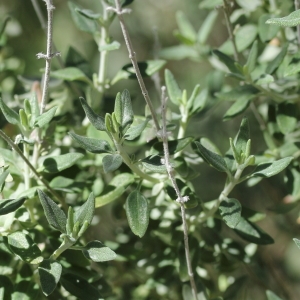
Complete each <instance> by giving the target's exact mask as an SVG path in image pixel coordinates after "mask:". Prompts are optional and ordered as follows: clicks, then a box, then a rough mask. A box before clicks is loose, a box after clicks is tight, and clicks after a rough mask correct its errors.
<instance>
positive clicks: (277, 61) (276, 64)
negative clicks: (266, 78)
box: [266, 43, 289, 74]
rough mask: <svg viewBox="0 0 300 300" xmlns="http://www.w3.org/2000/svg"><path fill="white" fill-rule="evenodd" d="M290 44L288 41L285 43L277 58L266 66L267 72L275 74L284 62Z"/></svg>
mask: <svg viewBox="0 0 300 300" xmlns="http://www.w3.org/2000/svg"><path fill="white" fill-rule="evenodd" d="M288 46H289V44H288V43H286V44H284V45H283V47H282V49H281V51H280V52H279V54H278V55H277V56H276V57H275V59H273V60H272V61H271V62H269V64H268V66H267V68H266V73H267V74H273V73H274V72H275V71H276V70H277V68H278V67H279V65H280V64H281V63H282V61H283V59H284V57H285V55H286V53H287V49H288Z"/></svg>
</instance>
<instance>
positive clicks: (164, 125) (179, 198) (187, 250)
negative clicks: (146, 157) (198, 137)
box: [160, 87, 198, 300]
mask: <svg viewBox="0 0 300 300" xmlns="http://www.w3.org/2000/svg"><path fill="white" fill-rule="evenodd" d="M165 94H166V87H162V97H161V98H162V99H161V101H162V130H161V131H160V135H161V139H162V142H163V147H164V160H165V161H164V163H165V166H166V169H167V172H168V175H169V178H170V180H171V182H172V185H173V188H174V190H175V192H176V195H177V200H176V201H177V202H179V204H180V209H181V218H182V225H183V236H184V249H185V257H186V264H187V269H188V274H189V278H190V284H191V288H192V293H193V297H194V299H195V300H197V299H198V295H197V294H198V293H197V287H196V283H195V278H194V273H193V269H192V264H191V255H190V247H189V237H188V226H187V221H186V213H185V207H184V203H185V202H186V201H188V197H187V196H182V195H181V192H180V190H179V187H178V185H177V182H176V179H175V170H174V169H173V167H172V165H171V163H170V153H169V145H168V133H167V120H166V106H167V105H166V104H167V97H166V95H165Z"/></svg>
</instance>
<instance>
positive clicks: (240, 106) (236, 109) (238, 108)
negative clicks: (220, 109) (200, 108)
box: [223, 96, 254, 121]
mask: <svg viewBox="0 0 300 300" xmlns="http://www.w3.org/2000/svg"><path fill="white" fill-rule="evenodd" d="M253 97H254V96H251V98H253ZM249 105H250V99H245V98H242V97H241V98H240V99H239V100H237V101H236V102H234V104H232V105H231V106H230V108H229V109H228V110H227V111H226V113H225V114H224V116H223V120H224V121H227V120H230V119H232V118H233V117H236V116H238V115H240V114H241V113H243V112H244V111H245V110H246V109H247V108H248V106H249Z"/></svg>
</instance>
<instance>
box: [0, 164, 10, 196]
mask: <svg viewBox="0 0 300 300" xmlns="http://www.w3.org/2000/svg"><path fill="white" fill-rule="evenodd" d="M8 175H9V170H8V169H7V170H5V171H3V172H2V173H1V174H0V192H2V191H3V188H4V185H5V180H6V178H7V176H8Z"/></svg>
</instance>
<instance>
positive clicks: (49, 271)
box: [38, 259, 62, 296]
mask: <svg viewBox="0 0 300 300" xmlns="http://www.w3.org/2000/svg"><path fill="white" fill-rule="evenodd" d="M38 272H39V276H40V282H41V287H42V291H43V293H44V294H45V295H46V296H49V295H50V294H51V293H52V292H53V291H54V290H55V288H56V285H57V283H58V282H59V279H60V276H61V272H62V266H61V264H60V263H58V262H57V261H51V260H49V259H45V260H44V261H42V262H41V264H40V265H39V267H38Z"/></svg>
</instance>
